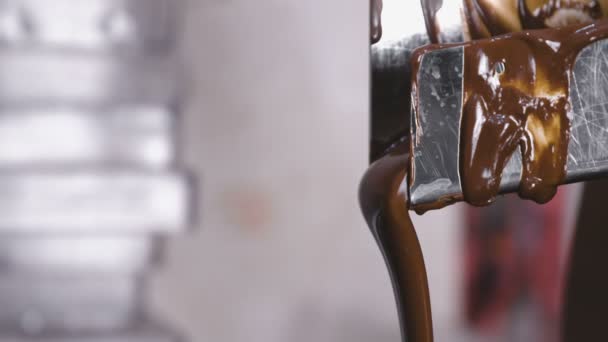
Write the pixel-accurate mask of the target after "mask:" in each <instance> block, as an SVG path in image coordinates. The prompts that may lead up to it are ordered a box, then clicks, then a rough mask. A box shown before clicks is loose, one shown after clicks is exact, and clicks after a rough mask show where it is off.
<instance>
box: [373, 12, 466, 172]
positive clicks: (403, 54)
mask: <svg viewBox="0 0 608 342" xmlns="http://www.w3.org/2000/svg"><path fill="white" fill-rule="evenodd" d="M422 1H426V0H422ZM422 1H421V0H411V1H403V0H384V1H383V4H384V9H383V11H382V27H383V33H382V39H381V40H380V41H379V42H378V43H376V44H374V45H372V47H371V56H370V63H371V73H372V75H371V110H372V113H371V142H372V144H373V145H375V146H372V155H371V159H372V160H373V159H376V158H377V157H378V156H379V155H378V153H374V152H375V151H374V149H375V148H380V149H382V148H383V147H387V145H390V143H392V142H393V141H395V140H396V139H398V138H399V136H400V135H403V134H407V133H408V132H409V121H408V120H407V117H408V116H409V111H410V95H409V94H410V90H411V86H410V79H411V67H410V57H411V54H412V52H413V51H414V50H415V49H416V48H418V47H420V46H423V45H426V44H428V43H429V42H430V39H429V36H428V33H427V29H426V23H425V18H424V15H423V11H422V6H421V3H422ZM461 7H462V2H461V1H444V5H443V6H442V8H441V9H440V10H439V11H438V13H437V19H439V20H438V22H437V25H438V28H439V32H440V34H439V39H440V42H443V43H449V42H460V41H462V40H463V39H464V38H463V27H462V22H461V13H460V11H461Z"/></svg>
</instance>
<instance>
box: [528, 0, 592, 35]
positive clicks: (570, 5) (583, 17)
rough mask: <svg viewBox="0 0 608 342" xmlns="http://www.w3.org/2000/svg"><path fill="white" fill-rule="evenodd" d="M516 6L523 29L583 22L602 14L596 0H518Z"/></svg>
mask: <svg viewBox="0 0 608 342" xmlns="http://www.w3.org/2000/svg"><path fill="white" fill-rule="evenodd" d="M517 7H518V12H519V17H520V20H521V22H522V26H523V28H525V29H541V28H546V27H557V26H566V25H572V24H584V23H589V22H591V21H593V20H596V19H599V18H600V17H601V16H602V9H601V8H600V4H599V2H598V1H596V0H578V1H577V0H518V1H517ZM531 7H532V8H531ZM560 11H562V13H559V12H560ZM568 12H570V13H568ZM558 17H560V18H558Z"/></svg>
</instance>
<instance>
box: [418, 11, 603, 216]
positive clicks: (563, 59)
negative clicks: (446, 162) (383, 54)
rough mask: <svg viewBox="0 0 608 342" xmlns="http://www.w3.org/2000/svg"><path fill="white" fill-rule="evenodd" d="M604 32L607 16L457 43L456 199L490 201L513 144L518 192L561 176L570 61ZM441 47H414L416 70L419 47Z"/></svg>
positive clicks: (547, 192) (548, 187)
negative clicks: (460, 60) (460, 81)
mask: <svg viewBox="0 0 608 342" xmlns="http://www.w3.org/2000/svg"><path fill="white" fill-rule="evenodd" d="M606 37H608V21H598V22H596V23H593V24H589V25H586V26H573V27H568V28H561V29H547V30H535V31H526V32H516V33H511V34H508V35H504V36H500V37H496V38H492V39H487V40H479V41H473V42H469V43H464V44H461V46H464V54H465V67H464V99H463V113H462V122H461V136H460V141H461V144H460V158H461V159H460V163H459V164H460V166H459V167H460V170H459V171H460V178H461V185H462V190H463V195H464V200H466V201H467V202H469V203H471V204H474V205H487V204H489V203H491V202H492V201H493V200H494V198H495V197H496V195H497V194H498V191H499V186H500V180H501V175H502V171H503V169H504V167H505V166H506V163H507V162H508V161H509V159H510V158H511V156H512V154H513V152H514V151H515V150H516V149H517V148H520V149H521V152H522V159H523V172H522V178H521V183H520V189H519V194H520V196H521V197H523V198H528V199H532V200H534V201H536V202H539V203H545V202H547V201H549V200H550V199H551V198H552V197H553V195H554V194H555V191H556V188H557V186H558V185H559V184H561V183H563V181H564V178H565V176H566V161H567V153H568V141H569V136H570V120H569V118H568V110H569V103H568V89H569V87H568V86H569V80H570V77H571V72H572V66H573V63H574V61H575V59H576V56H577V54H578V53H579V51H580V50H581V49H582V48H584V47H585V46H587V45H589V44H590V43H592V42H594V41H596V40H598V39H602V38H606ZM452 46H454V45H452ZM444 47H445V46H427V47H424V48H422V49H420V50H419V51H417V52H416V53H415V54H414V58H413V60H412V63H413V64H414V67H413V69H414V70H415V71H417V69H418V68H419V64H420V57H421V56H422V55H423V54H424V53H425V52H427V51H429V50H433V49H438V48H444ZM414 75H416V74H414ZM416 82H417V80H416V79H414V80H413V86H412V89H413V91H414V92H415V91H416V89H417V84H416ZM414 97H415V96H414ZM415 105H416V104H415ZM414 138H415V137H414Z"/></svg>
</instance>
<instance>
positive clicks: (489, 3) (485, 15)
mask: <svg viewBox="0 0 608 342" xmlns="http://www.w3.org/2000/svg"><path fill="white" fill-rule="evenodd" d="M462 1H463V2H464V6H463V8H464V15H465V19H466V25H465V26H466V28H467V30H468V34H469V38H470V39H483V38H490V37H492V36H497V35H502V34H507V33H511V32H519V31H521V30H528V29H542V28H557V27H564V26H567V25H576V24H588V23H591V22H592V21H594V20H596V19H599V18H601V17H602V15H605V14H606V13H605V11H607V10H608V8H606V9H604V7H606V1H605V0H510V1H503V0H462Z"/></svg>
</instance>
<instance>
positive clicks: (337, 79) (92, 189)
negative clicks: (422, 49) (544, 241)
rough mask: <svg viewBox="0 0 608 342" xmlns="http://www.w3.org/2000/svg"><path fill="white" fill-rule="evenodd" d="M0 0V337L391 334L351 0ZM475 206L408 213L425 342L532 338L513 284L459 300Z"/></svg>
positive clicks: (358, 20) (564, 240) (360, 4)
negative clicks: (429, 314) (425, 281)
mask: <svg viewBox="0 0 608 342" xmlns="http://www.w3.org/2000/svg"><path fill="white" fill-rule="evenodd" d="M408 1H409V0H408ZM412 1H413V0H412ZM51 3H52V5H51ZM0 5H1V6H0V9H2V11H3V12H0V31H1V32H2V35H3V38H2V46H1V48H2V51H3V54H4V55H5V56H7V57H5V58H4V59H0V84H2V87H3V89H4V90H2V91H0V93H1V94H0V101H2V102H1V103H0V108H1V109H2V110H3V112H2V113H0V132H5V133H2V135H3V136H0V140H1V143H2V144H3V145H2V146H0V155H1V157H0V159H2V158H4V159H5V160H0V162H1V163H2V176H1V178H0V185H2V189H3V190H5V191H4V192H3V194H2V195H1V196H2V198H1V201H0V204H2V205H4V207H2V208H0V212H1V213H2V216H5V217H6V218H5V219H4V220H1V219H0V227H7V228H6V229H5V230H6V231H3V232H2V234H3V235H2V237H1V240H0V244H1V245H2V246H3V247H2V250H3V252H0V259H1V260H0V265H2V266H3V267H1V268H0V271H1V272H2V275H1V277H0V304H1V303H3V304H2V305H0V321H2V320H4V321H5V322H7V323H6V324H4V323H2V324H0V340H3V338H4V340H6V341H9V340H10V341H38V340H40V341H89V340H91V341H92V340H93V339H92V338H96V339H95V340H94V341H169V340H173V339H174V337H175V336H177V337H182V338H183V339H184V340H186V341H251V342H254V341H264V342H272V341H277V342H278V341H311V340H312V341H327V342H330V341H331V342H337V341H349V342H356V341H361V342H363V341H387V342H388V341H398V340H399V330H398V322H397V315H396V309H395V304H394V300H393V294H392V289H391V286H390V282H389V278H388V273H387V271H386V268H385V265H384V262H383V260H382V257H381V255H380V252H379V250H378V248H377V247H376V245H375V242H374V240H373V238H372V236H371V234H370V233H369V231H368V229H367V227H366V225H365V223H364V221H363V219H362V216H361V214H360V211H359V207H358V200H357V191H358V183H359V180H360V178H361V176H362V175H363V173H364V172H365V169H366V168H367V165H368V148H369V141H368V138H369V106H370V104H369V31H368V30H369V27H368V23H369V2H368V1H367V0H361V1H347V0H332V1H322V0H310V1H279V0H258V1H250V0H223V1H210V0H182V1H161V0H139V1H130V0H124V1H113V0H86V1H85V0H54V1H49V0H38V1H37V0H27V1H26V0H23V1H18V0H15V1H9V0H5V1H0ZM125 9H126V10H125ZM96 11H97V12H99V13H105V14H107V15H109V16H108V17H103V18H106V19H104V20H102V21H101V22H98V21H96V20H97V19H95V18H96V17H95V16H94V15H93V14H94V13H97V12H96ZM24 13H29V14H30V15H25V14H24ZM31 13H37V15H31ZM92 13H93V14H92ZM172 13H175V15H176V16H175V17H173V14H172ZM167 15H168V16H167ZM91 21H93V22H95V23H98V24H99V23H101V24H99V25H101V27H102V28H103V29H104V32H105V36H102V37H101V38H100V36H99V35H98V34H97V33H96V32H97V31H91V30H90V26H88V25H89V23H90V22H91ZM41 22H44V23H47V24H45V25H46V26H44V25H39V24H40V23H41ZM138 25H140V26H138ZM41 27H43V28H42V29H41ZM32 37H34V38H32ZM104 37H105V38H104ZM108 37H110V38H108ZM107 39H109V40H107ZM91 70H92V71H91ZM108 113H110V114H108ZM133 113H135V114H133ZM24 117H25V118H26V119H27V120H26V121H23V120H25V119H22V118H24ZM100 117H101V118H102V119H100ZM83 118H84V119H83ZM49 132H50V133H49ZM91 136H93V137H95V139H93V140H91V139H92V138H91ZM24 146H25V147H24ZM57 151H67V152H65V153H63V152H61V153H59V152H57ZM562 192H563V195H562V197H561V198H563V203H566V204H563V207H559V208H558V209H553V210H558V212H559V213H560V215H563V220H560V222H559V224H557V223H555V224H551V223H549V224H548V226H549V228H548V229H550V230H551V231H558V233H557V234H556V236H557V238H556V239H557V240H552V241H558V242H559V243H558V247H555V246H553V247H551V248H554V249H552V251H554V253H556V255H559V256H560V257H561V256H563V255H564V251H565V250H566V246H567V245H568V239H569V230H568V227H570V226H571V224H570V223H569V222H571V221H572V220H573V214H572V213H570V211H569V210H566V209H564V208H566V207H568V206H567V203H575V201H576V196H577V194H578V192H579V189H578V187H576V186H569V187H566V188H564V190H562ZM45 194H50V195H45ZM569 201H570V202H569ZM573 207H575V206H572V207H571V208H573ZM35 210H39V211H38V212H36V211H35ZM475 217H477V216H476V214H475V212H474V211H471V209H468V207H467V206H464V205H455V206H452V207H450V208H447V209H445V210H441V211H437V212H431V213H428V214H425V215H424V216H416V217H414V221H415V224H416V226H417V227H418V232H419V237H420V240H421V243H422V248H423V251H424V253H425V257H426V263H427V269H428V273H429V283H430V288H431V298H432V306H433V316H434V324H435V331H436V340H437V341H458V340H462V341H471V340H473V339H474V338H477V337H478V338H479V339H480V340H482V341H486V340H490V339H491V338H494V339H496V340H500V336H503V337H504V336H508V338H507V339H506V340H518V341H539V339H536V338H535V337H534V336H537V335H534V334H535V333H536V331H537V330H538V329H539V328H538V325H536V324H531V323H530V322H534V320H533V319H530V317H532V316H530V315H534V312H536V311H535V310H536V309H534V305H532V306H530V305H519V304H518V303H521V301H519V300H517V298H519V297H518V296H506V297H508V298H511V297H515V298H516V299H515V300H513V303H515V304H514V305H513V307H515V308H522V307H523V309H521V310H519V311H518V310H511V309H504V310H502V311H501V310H498V312H500V314H498V316H499V317H507V318H500V319H496V320H494V321H498V322H499V323H497V324H492V323H486V322H487V321H486V320H478V319H477V318H475V317H477V316H474V315H473V316H472V315H471V314H470V312H471V310H472V309H470V308H471V307H474V308H477V309H478V312H482V313H481V314H480V315H482V316H483V317H486V316H487V317H492V315H493V314H492V312H496V310H494V311H492V310H489V312H491V313H485V311H484V310H485V309H486V307H485V306H484V305H483V303H485V302H483V301H481V302H482V304H479V305H477V306H475V305H473V304H470V303H472V302H475V299H474V298H473V299H472V298H471V293H472V292H471V291H470V290H467V289H469V288H471V286H474V285H471V284H475V282H476V280H475V279H477V278H476V277H475V274H476V273H475V272H476V270H477V269H479V267H477V266H476V265H477V264H476V263H475V262H476V261H475V260H479V259H480V257H475V256H470V254H468V251H470V250H472V249H474V247H472V246H473V245H476V244H477V242H475V235H474V234H473V235H471V234H470V232H469V231H468V230H467V229H465V228H464V227H465V222H469V221H467V220H476V218H475ZM455 222H456V223H457V224H454V223H455ZM447 223H449V225H448V224H447ZM466 226H467V227H471V226H475V225H474V224H473V225H466ZM447 228H449V229H447ZM471 236H473V237H471ZM15 246H16V247H15ZM507 254H508V253H507ZM475 258H477V259H475ZM507 259H508V257H507ZM501 260H502V259H501ZM560 260H561V259H560ZM51 262H53V263H51ZM560 265H561V264H559V265H557V266H551V267H554V269H555V270H557V271H556V272H558V271H559V269H560V267H561V266H560ZM482 278H483V277H482ZM509 279H511V278H509ZM552 279H553V278H552ZM507 283H508V282H507ZM515 283H517V282H515ZM509 284H510V283H509ZM36 286H40V288H37V287H36ZM513 286H514V287H517V286H519V285H518V283H517V284H514V285H513ZM543 289H544V288H543ZM478 292H479V293H481V292H483V291H482V290H479V291H477V292H475V291H473V293H478ZM488 293H490V295H489V296H490V298H503V297H501V296H500V295H495V296H494V297H492V295H493V294H494V292H492V291H489V292H488ZM473 297H474V296H473ZM486 297H487V296H486ZM48 298H51V299H48ZM486 299H487V298H486ZM499 301H500V300H499ZM490 302H492V300H490ZM524 302H525V301H524ZM66 303H68V304H70V305H71V306H69V309H66ZM516 304H517V305H516ZM553 304H554V303H553ZM3 307H4V308H10V310H5V311H6V313H2V311H3ZM507 307H508V308H511V307H510V306H508V305H507ZM479 308H481V309H479ZM473 311H474V310H473ZM476 312H477V311H476ZM530 313H532V314H530ZM494 315H496V314H494ZM526 315H527V316H526ZM3 317H4V318H3ZM522 317H523V318H522ZM490 321H493V320H492V319H490ZM505 322H507V323H505ZM517 322H519V323H517ZM505 326H506V327H507V328H504V327H505ZM501 327H502V328H501ZM505 329H506V330H505ZM141 331H144V332H145V333H141V334H140V332H141ZM505 331H507V333H505ZM520 332H521V333H522V334H524V335H521V336H524V337H522V338H520V339H513V336H519V335H513V334H516V333H520ZM525 334H528V335H525ZM5 335H6V336H7V337H6V338H5V337H3V336H5ZM526 336H527V337H526ZM530 336H532V337H530Z"/></svg>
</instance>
